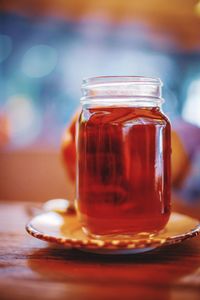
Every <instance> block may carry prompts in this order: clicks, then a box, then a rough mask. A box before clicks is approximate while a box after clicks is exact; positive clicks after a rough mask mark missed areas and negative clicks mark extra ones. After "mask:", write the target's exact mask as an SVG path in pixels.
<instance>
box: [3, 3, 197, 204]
mask: <svg viewBox="0 0 200 300" xmlns="http://www.w3.org/2000/svg"><path fill="white" fill-rule="evenodd" d="M98 75H143V76H152V77H160V78H161V79H162V81H163V82H164V90H163V96H164V98H165V100H166V102H165V104H164V107H163V109H164V111H165V113H166V114H167V115H168V116H169V117H170V119H171V121H172V125H173V128H174V130H175V132H176V133H177V136H178V138H177V143H176V144H178V146H177V147H179V146H180V147H182V152H181V153H182V154H183V165H184V162H185V161H188V162H189V163H188V164H187V167H186V166H184V168H185V170H184V172H182V170H181V171H180V172H181V173H184V174H186V173H187V176H184V180H183V179H182V182H181V185H180V180H178V184H177V186H178V187H179V186H182V188H179V191H178V192H179V193H180V195H181V197H183V198H184V197H185V198H186V199H189V201H196V199H200V131H199V126H200V1H197V0H185V1H183V0H173V1H162V0H140V1H137V0H132V1H124V0H101V1H100V0H99V1H97V0H73V1H72V0H67V1H66V0H56V1H55V0H40V1H38V0H29V1H27V0H6V1H3V2H1V4H0V199H2V200H7V199H10V200H11V199H13V200H22V201H23V200H29V201H31V200H40V201H42V200H46V199H48V198H54V197H66V196H67V197H69V198H73V195H74V190H73V187H72V186H71V185H70V183H69V182H70V178H67V176H68V175H67V174H66V173H65V171H64V168H63V166H62V164H61V162H60V156H59V151H60V145H61V136H62V134H63V132H64V129H65V128H66V125H67V124H68V123H69V122H70V119H71V118H72V116H73V114H74V113H75V111H76V110H77V108H78V106H79V99H80V85H81V80H82V78H83V77H88V76H98ZM188 138H189V140H190V141H189V142H188V143H187V142H185V140H188ZM177 151H179V150H177ZM184 155H185V157H184ZM177 156H178V157H180V155H179V152H177ZM181 165H182V162H181ZM188 165H189V166H190V168H189V169H188ZM183 182H184V185H183V184H182V183H183ZM177 186H176V188H177Z"/></svg>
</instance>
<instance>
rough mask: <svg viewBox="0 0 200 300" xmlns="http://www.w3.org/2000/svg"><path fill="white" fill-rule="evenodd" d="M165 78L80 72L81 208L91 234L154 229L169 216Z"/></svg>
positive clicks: (129, 233) (160, 227) (168, 139)
mask: <svg viewBox="0 0 200 300" xmlns="http://www.w3.org/2000/svg"><path fill="white" fill-rule="evenodd" d="M161 86H162V82H161V81H160V80H159V79H156V78H147V77H132V76H131V77H129V76H128V77H127V76H126V77H118V76H113V77H107V76H104V77H94V78H89V79H86V80H83V84H82V92H83V97H82V98H81V103H82V112H81V114H80V118H79V125H78V139H77V200H76V201H77V209H78V213H79V216H80V220H81V223H82V226H83V229H84V230H85V231H86V232H87V233H89V234H90V235H94V236H107V235H113V234H114V235H115V234H117V235H118V234H119V235H121V234H122V235H132V234H138V233H141V232H143V233H144V232H146V233H150V234H151V233H156V232H158V231H160V230H161V229H163V228H164V227H165V225H166V223H167V221H168V219H169V216H170V206H171V205H170V188H171V187H170V156H171V129H170V122H169V120H168V118H167V117H166V116H165V115H164V114H163V112H162V110H161V105H162V103H163V101H164V100H163V99H162V98H161Z"/></svg>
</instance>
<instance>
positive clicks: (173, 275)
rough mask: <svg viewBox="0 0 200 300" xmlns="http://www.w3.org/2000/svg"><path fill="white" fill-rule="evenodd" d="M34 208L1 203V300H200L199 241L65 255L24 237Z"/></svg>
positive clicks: (192, 211)
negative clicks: (152, 248)
mask: <svg viewBox="0 0 200 300" xmlns="http://www.w3.org/2000/svg"><path fill="white" fill-rule="evenodd" d="M31 205H32V204H31V203H29V204H28V203H23V202H0V299H2V300H5V299H20V300H21V299H29V300H31V299H75V300H76V299H77V300H79V299H87V300H90V299H140V300H143V299H148V300H151V299H154V300H156V299H162V300H165V299H172V300H174V299H177V300H179V299H181V300H188V299H190V300H197V299H198V300H199V299H200V298H199V295H200V238H199V236H198V237H196V238H193V239H191V240H187V241H185V242H183V243H181V244H177V245H173V246H168V247H165V248H162V249H160V250H155V251H152V252H149V253H146V254H137V255H127V256H105V255H104V256H101V255H96V254H88V253H84V252H81V251H78V250H66V249H64V248H61V247H58V246H56V245H53V244H52V245H49V244H47V243H45V242H43V241H40V240H37V239H35V238H33V237H31V236H29V235H28V234H27V233H26V232H25V229H24V226H25V223H26V222H27V221H28V220H29V219H30V215H29V214H28V209H27V208H28V207H30V206H31ZM184 210H185V208H184V207H179V208H178V209H176V211H180V212H184ZM187 213H188V214H190V215H193V216H197V215H200V210H199V209H187Z"/></svg>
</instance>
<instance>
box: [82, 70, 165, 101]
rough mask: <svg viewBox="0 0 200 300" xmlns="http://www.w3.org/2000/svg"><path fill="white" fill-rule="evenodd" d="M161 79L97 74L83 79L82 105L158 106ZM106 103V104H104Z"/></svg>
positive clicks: (160, 99)
mask: <svg viewBox="0 0 200 300" xmlns="http://www.w3.org/2000/svg"><path fill="white" fill-rule="evenodd" d="M162 85H163V84H162V81H161V80H160V79H159V78H154V77H145V76H98V77H88V78H85V79H83V83H82V86H81V90H82V97H81V103H82V104H83V105H111V104H116V105H120V104H122V103H123V105H125V102H126V103H128V102H129V103H130V104H131V103H133V102H134V103H135V104H136V103H137V104H138V105H141V106H142V105H144V104H145V105H153V106H155V105H156V106H159V105H161V104H162V103H163V102H164V100H163V99H162V96H161V95H162V94H161V87H162ZM106 103H107V104H106Z"/></svg>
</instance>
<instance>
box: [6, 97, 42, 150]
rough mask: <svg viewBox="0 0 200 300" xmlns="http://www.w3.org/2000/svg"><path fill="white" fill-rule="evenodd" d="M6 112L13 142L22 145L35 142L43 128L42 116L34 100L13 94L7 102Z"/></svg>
mask: <svg viewBox="0 0 200 300" xmlns="http://www.w3.org/2000/svg"><path fill="white" fill-rule="evenodd" d="M5 112H6V115H7V117H8V120H9V125H10V128H9V129H10V140H11V143H12V144H13V145H15V146H18V147H20V146H25V145H27V144H30V143H31V142H33V141H34V140H35V138H36V137H37V136H38V134H39V133H40V130H41V118H40V116H39V114H38V111H37V109H36V107H35V105H34V103H33V101H32V100H31V99H29V98H28V97H26V96H24V95H15V96H12V97H10V98H9V99H8V101H7V103H6V106H5Z"/></svg>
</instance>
